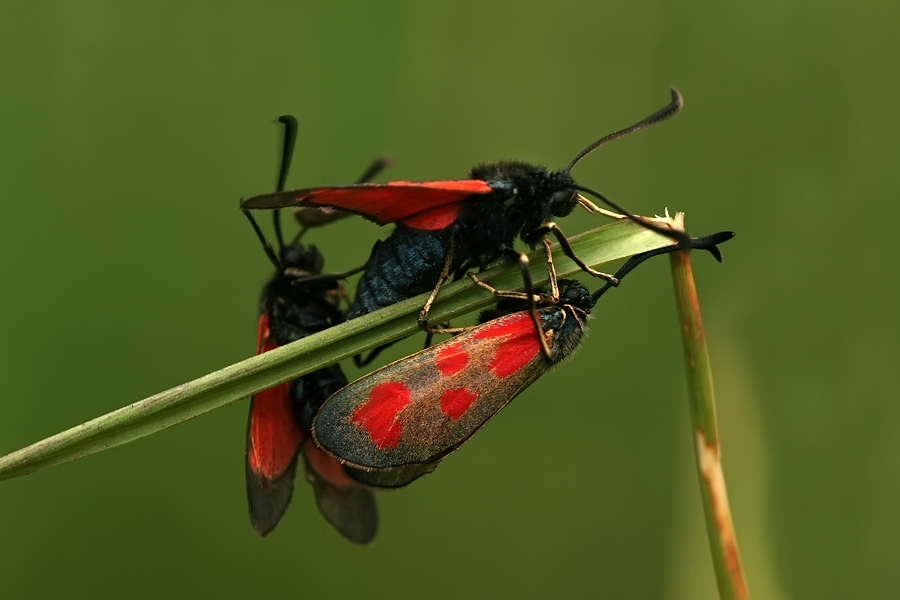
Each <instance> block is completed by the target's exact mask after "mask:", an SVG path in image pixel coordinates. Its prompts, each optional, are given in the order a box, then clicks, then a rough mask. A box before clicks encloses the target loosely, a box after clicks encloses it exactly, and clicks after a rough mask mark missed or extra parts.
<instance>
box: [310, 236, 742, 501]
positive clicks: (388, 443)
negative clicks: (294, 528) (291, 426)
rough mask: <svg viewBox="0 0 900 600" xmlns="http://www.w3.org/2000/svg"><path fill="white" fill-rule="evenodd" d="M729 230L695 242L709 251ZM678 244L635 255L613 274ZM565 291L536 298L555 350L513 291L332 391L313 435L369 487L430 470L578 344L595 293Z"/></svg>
mask: <svg viewBox="0 0 900 600" xmlns="http://www.w3.org/2000/svg"><path fill="white" fill-rule="evenodd" d="M731 237H733V234H732V233H731V232H722V233H718V234H713V235H711V236H707V237H704V238H695V239H692V240H691V247H692V248H697V249H703V250H708V251H710V252H711V253H712V254H713V256H715V257H716V259H717V260H721V255H720V254H719V250H718V248H717V244H720V243H722V242H725V241H727V240H729V239H731ZM674 249H675V247H673V246H669V247H667V248H663V249H660V250H655V251H651V252H647V253H645V254H643V255H637V256H635V257H632V259H630V260H629V261H628V262H626V263H625V264H624V265H623V266H622V267H621V268H620V269H619V271H618V272H617V273H616V275H617V276H618V277H624V276H625V275H626V274H627V273H629V272H630V271H631V270H632V269H633V268H634V267H636V266H637V265H638V264H640V263H641V262H643V261H644V260H646V259H647V258H650V257H651V256H657V255H659V254H664V253H666V252H671V251H672V250H674ZM558 283H559V296H558V297H557V298H554V297H553V296H551V295H549V294H539V295H538V297H539V298H541V305H540V308H539V309H538V310H537V321H538V323H539V325H540V329H541V333H542V334H543V336H544V339H545V341H546V343H547V346H548V348H549V356H547V355H545V354H544V353H543V352H542V346H541V344H540V339H539V338H538V334H537V331H536V329H535V321H534V320H533V318H532V314H531V312H530V311H529V310H528V308H529V300H527V299H523V298H518V297H512V298H506V299H504V300H501V301H500V302H499V303H498V304H497V306H496V308H495V309H493V310H489V311H485V312H484V313H482V315H481V317H480V319H479V320H480V322H481V323H482V324H481V325H479V326H477V327H475V328H472V329H470V330H468V331H465V332H464V333H461V334H459V335H457V336H455V337H453V338H451V339H449V340H447V341H445V342H443V343H440V344H437V345H435V346H432V347H430V348H426V349H425V350H422V351H420V352H417V353H416V354H413V355H412V356H409V357H407V358H405V359H403V360H399V361H397V362H394V363H392V364H389V365H387V366H385V367H383V368H381V369H378V370H376V371H374V372H372V373H369V374H368V375H366V376H364V377H362V378H361V379H358V380H356V381H354V382H353V383H351V384H350V385H348V386H347V387H345V388H343V389H342V390H340V391H339V392H337V393H336V394H334V395H333V396H331V397H330V398H329V399H328V401H326V402H325V404H323V405H322V407H321V408H320V409H319V412H318V414H317V415H316V418H315V420H314V421H313V427H312V434H313V438H314V439H315V441H316V444H318V445H319V446H320V447H321V448H322V449H323V450H325V452H327V453H328V454H329V455H331V456H334V457H335V458H336V459H338V460H339V461H340V462H341V463H343V464H344V467H345V469H346V471H347V474H348V475H349V476H350V477H352V478H354V479H356V480H357V481H360V482H362V483H365V484H366V485H369V486H372V487H379V488H397V487H403V486H405V485H408V484H409V483H411V482H412V481H414V480H415V479H417V478H418V477H421V476H422V475H424V474H426V473H430V472H431V471H433V470H434V469H435V468H436V467H437V465H438V463H440V461H441V460H442V459H443V458H445V457H446V456H447V455H448V454H450V453H451V452H453V451H454V450H456V449H457V448H459V447H460V446H461V445H462V444H464V443H465V442H466V441H467V440H468V439H469V438H470V437H472V435H474V434H475V432H477V431H478V430H479V429H480V428H481V427H482V426H483V425H484V424H485V423H487V421H488V420H490V418H491V417H493V416H494V415H495V414H497V413H498V412H499V411H500V410H501V409H502V408H503V407H504V406H506V405H507V404H508V403H509V402H510V401H511V400H512V399H513V398H515V397H516V396H517V395H518V394H520V393H521V392H522V391H523V390H524V389H525V388H527V387H528V386H529V385H531V384H532V383H534V381H535V380H537V378H538V377H540V376H541V375H543V374H544V373H546V372H547V371H548V370H550V368H552V367H553V366H554V365H556V364H558V363H559V362H561V361H563V360H564V359H566V358H567V357H569V356H571V355H572V354H573V353H574V352H575V350H576V349H577V348H578V346H579V344H580V342H581V339H582V338H583V336H584V334H585V333H586V331H587V319H588V317H589V316H590V312H591V309H592V308H593V307H594V304H595V303H596V301H597V300H598V299H599V297H600V296H601V295H602V294H603V293H604V292H606V291H607V290H608V289H609V288H610V286H609V285H607V286H604V287H603V288H601V289H600V290H598V291H597V292H595V293H594V294H593V295H592V294H591V293H590V292H588V290H587V289H585V288H584V287H582V286H581V285H580V284H579V283H578V282H576V281H569V280H560V281H559V282H558ZM523 296H524V297H526V298H527V294H526V295H523Z"/></svg>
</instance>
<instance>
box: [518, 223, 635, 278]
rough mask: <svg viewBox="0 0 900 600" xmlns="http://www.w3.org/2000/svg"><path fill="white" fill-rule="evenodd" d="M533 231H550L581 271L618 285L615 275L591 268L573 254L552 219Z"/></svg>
mask: <svg viewBox="0 0 900 600" xmlns="http://www.w3.org/2000/svg"><path fill="white" fill-rule="evenodd" d="M534 233H535V234H536V235H544V234H547V233H552V234H553V235H554V237H556V241H558V242H559V245H560V246H561V247H562V251H563V254H565V255H566V256H568V257H569V258H571V259H572V260H573V261H575V264H576V265H578V266H579V267H580V268H581V270H582V271H584V272H585V273H588V274H589V275H593V276H594V277H599V278H600V279H603V280H604V281H606V282H608V283H610V284H612V285H613V286H617V285H619V280H618V279H616V278H615V277H613V276H612V275H610V274H609V273H603V272H601V271H597V270H596V269H592V268H590V267H589V266H587V264H586V263H585V262H584V261H583V260H581V259H580V258H578V256H577V255H576V254H575V251H574V250H572V245H571V244H569V240H568V239H566V236H565V234H564V233H563V232H562V230H561V229H560V228H559V226H558V225H557V224H556V223H554V222H553V221H551V222H549V223H545V224H543V225H541V226H540V227H538V228H537V229H535V230H534Z"/></svg>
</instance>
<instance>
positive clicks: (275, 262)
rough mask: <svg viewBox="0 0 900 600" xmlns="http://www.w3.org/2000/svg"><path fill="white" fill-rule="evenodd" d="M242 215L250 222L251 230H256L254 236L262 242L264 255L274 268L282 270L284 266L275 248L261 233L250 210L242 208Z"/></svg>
mask: <svg viewBox="0 0 900 600" xmlns="http://www.w3.org/2000/svg"><path fill="white" fill-rule="evenodd" d="M241 212H242V213H244V216H245V217H247V220H248V221H250V224H251V225H253V231H255V232H256V237H257V238H259V243H260V244H262V246H263V250H265V251H266V256H268V257H269V260H270V261H271V262H272V264H273V265H274V266H275V270H276V271H278V272H279V273H281V272H282V271H284V267H283V266H282V264H281V261H280V260H279V259H278V254H276V252H275V249H274V248H272V244H270V243H269V240H267V239H266V236H265V235H263V232H262V229H260V228H259V225H257V224H256V219H254V218H253V215H251V214H250V211H248V210H243V211H241Z"/></svg>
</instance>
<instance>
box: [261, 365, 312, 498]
mask: <svg viewBox="0 0 900 600" xmlns="http://www.w3.org/2000/svg"><path fill="white" fill-rule="evenodd" d="M289 394H290V392H289V384H288V383H287V382H285V383H282V384H280V385H276V386H275V387H273V388H269V389H267V390H264V391H262V392H260V393H258V394H256V395H255V396H254V397H253V405H252V407H251V409H250V432H249V436H250V443H249V447H248V450H247V453H248V456H247V460H248V461H249V464H250V469H251V470H252V471H253V472H254V473H256V474H257V475H260V476H262V477H265V478H266V479H268V480H270V481H272V480H274V479H277V478H278V476H279V475H281V474H282V473H284V472H285V471H286V470H287V468H288V467H289V466H290V465H291V463H292V462H293V460H294V457H295V456H296V455H297V450H299V448H300V444H302V443H303V439H304V438H305V437H306V436H305V435H304V433H303V430H301V429H300V427H299V426H298V425H297V423H296V421H295V420H294V414H293V411H292V409H291V399H290V395H289Z"/></svg>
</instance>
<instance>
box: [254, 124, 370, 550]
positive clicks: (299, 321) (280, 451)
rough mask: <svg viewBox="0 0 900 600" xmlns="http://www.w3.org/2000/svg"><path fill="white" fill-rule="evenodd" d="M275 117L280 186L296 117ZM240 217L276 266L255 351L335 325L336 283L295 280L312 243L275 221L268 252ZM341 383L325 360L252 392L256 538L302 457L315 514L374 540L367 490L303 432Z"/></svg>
mask: <svg viewBox="0 0 900 600" xmlns="http://www.w3.org/2000/svg"><path fill="white" fill-rule="evenodd" d="M280 120H281V122H282V123H284V124H285V127H286V128H285V140H284V148H283V156H282V167H281V173H280V176H279V183H278V188H279V189H282V188H283V185H284V180H285V178H286V175H287V169H288V166H289V164H290V155H291V150H292V148H293V141H294V139H295V136H296V120H295V119H294V118H293V117H281V119H280ZM383 166H384V162H383V161H379V162H376V163H375V165H373V167H372V168H370V170H369V171H367V173H366V175H364V177H366V178H368V177H371V176H373V175H374V174H375V173H377V172H378V171H380V170H381V168H382V167H383ZM276 214H277V213H276ZM247 216H248V218H249V219H250V222H251V224H252V225H253V228H254V230H255V231H256V234H257V236H258V237H259V239H260V242H261V243H262V244H263V247H264V248H265V250H266V254H267V255H268V257H269V259H270V261H271V262H272V264H273V265H274V266H275V271H276V272H275V275H274V276H273V277H272V278H271V279H270V280H269V282H268V283H267V284H266V285H265V287H264V288H263V292H262V297H261V299H260V317H259V329H258V336H257V347H256V353H257V354H261V353H263V352H268V351H270V350H273V349H275V348H277V347H279V346H283V345H285V344H288V343H290V342H293V341H296V340H298V339H301V338H304V337H306V336H308V335H312V334H314V333H317V332H319V331H322V330H324V329H327V328H328V327H331V326H333V325H336V324H338V323H341V322H343V321H344V313H343V311H342V310H341V309H340V302H341V300H342V298H343V296H344V294H343V292H342V289H341V286H340V283H339V282H338V281H336V280H334V279H327V278H326V279H318V280H309V281H301V280H302V279H303V278H305V277H307V276H309V275H317V274H319V273H321V271H322V267H323V263H324V259H323V257H322V254H321V253H320V252H319V251H318V250H317V249H316V247H315V246H304V245H303V244H300V242H299V237H300V234H298V235H297V237H296V238H295V239H294V240H293V241H292V242H291V243H289V244H284V241H283V240H282V235H281V227H280V223H279V221H278V219H277V218H276V219H275V222H274V228H275V232H276V237H277V240H278V246H279V248H278V253H277V254H276V253H275V251H274V250H273V249H272V247H271V246H270V245H269V244H268V242H267V241H266V239H265V236H264V235H263V233H262V231H261V230H260V229H259V227H258V225H257V224H256V222H255V220H254V219H253V218H252V217H250V215H249V214H248V215H247ZM303 231H305V229H303V230H301V234H302V233H303ZM346 384H347V378H346V377H345V376H344V373H343V371H341V368H340V366H338V365H329V366H327V367H325V368H323V369H319V370H318V371H314V372H312V373H309V374H307V375H304V376H303V377H300V378H297V379H294V380H291V381H286V382H284V383H282V384H280V385H277V386H275V387H273V388H269V389H267V390H264V391H262V392H259V393H258V394H256V395H255V396H253V398H252V399H251V401H250V415H249V419H248V423H247V454H246V485H247V501H248V505H249V511H250V522H251V525H252V526H253V528H254V529H255V530H256V532H257V533H258V534H259V535H261V536H265V535H268V534H269V533H270V532H271V531H272V530H273V529H274V528H275V526H276V525H277V524H278V522H279V521H280V520H281V517H282V516H283V515H284V512H285V510H286V509H287V507H288V505H289V504H290V501H291V497H292V496H293V492H294V477H295V473H296V470H297V461H298V457H300V456H302V460H303V465H304V468H305V471H306V480H307V481H308V482H309V484H310V485H311V486H312V488H313V492H314V494H315V498H316V504H317V505H318V507H319V511H320V512H321V513H322V516H324V517H325V519H326V520H327V521H328V522H329V523H331V524H332V525H333V526H334V527H335V528H336V529H337V530H338V531H339V532H340V533H341V534H343V535H344V536H345V537H346V538H347V539H349V540H350V541H353V542H356V543H359V544H366V543H368V542H370V541H371V540H372V539H373V538H374V537H375V533H376V531H377V528H378V512H377V509H376V507H375V499H374V495H373V493H372V491H371V490H368V489H366V488H364V487H362V486H361V485H359V483H357V482H355V481H354V480H352V479H350V478H349V477H348V476H347V474H346V471H345V470H344V468H343V467H342V466H341V465H340V463H338V462H337V461H336V460H335V459H333V458H331V457H330V456H327V455H325V454H324V453H323V452H322V451H321V450H319V449H318V448H317V447H316V446H315V444H313V443H312V442H311V438H310V435H309V430H310V426H311V423H312V419H313V417H314V416H315V414H316V411H317V410H318V409H319V407H320V406H321V405H322V403H323V402H324V401H325V400H326V399H327V398H328V397H329V396H330V395H331V394H332V393H334V392H336V391H337V390H339V389H340V388H342V387H343V386H345V385H346Z"/></svg>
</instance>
